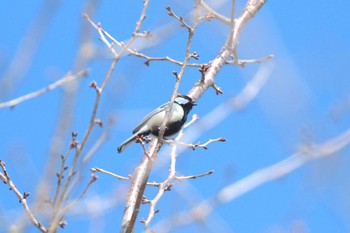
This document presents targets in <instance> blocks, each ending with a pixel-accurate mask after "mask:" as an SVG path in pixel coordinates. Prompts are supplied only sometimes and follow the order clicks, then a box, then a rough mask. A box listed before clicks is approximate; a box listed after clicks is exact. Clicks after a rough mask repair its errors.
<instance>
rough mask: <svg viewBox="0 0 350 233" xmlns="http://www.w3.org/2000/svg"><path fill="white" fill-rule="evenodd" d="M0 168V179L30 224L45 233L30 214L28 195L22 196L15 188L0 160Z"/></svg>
mask: <svg viewBox="0 0 350 233" xmlns="http://www.w3.org/2000/svg"><path fill="white" fill-rule="evenodd" d="M0 167H1V169H2V173H0V179H1V180H2V181H3V182H4V183H5V184H7V185H8V186H9V187H10V190H12V191H13V192H14V193H15V194H16V196H17V197H18V198H19V202H20V203H21V204H22V206H23V208H24V210H25V212H26V214H27V216H28V218H29V220H30V221H31V222H32V224H33V225H34V226H35V227H36V228H38V229H39V230H40V231H41V232H47V229H46V228H45V227H44V226H43V225H42V224H41V223H40V222H39V221H38V220H37V219H36V218H35V216H34V215H33V213H32V212H31V210H30V208H29V206H28V204H27V197H28V196H29V193H24V194H22V193H21V192H20V191H19V190H18V189H17V187H16V185H15V184H14V183H13V181H12V179H11V178H10V175H9V174H8V172H7V170H6V166H5V163H4V162H3V161H1V160H0Z"/></svg>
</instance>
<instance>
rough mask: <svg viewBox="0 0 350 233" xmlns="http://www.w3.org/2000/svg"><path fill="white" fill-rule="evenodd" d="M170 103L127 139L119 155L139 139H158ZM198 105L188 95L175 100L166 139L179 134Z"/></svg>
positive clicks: (120, 148)
mask: <svg viewBox="0 0 350 233" xmlns="http://www.w3.org/2000/svg"><path fill="white" fill-rule="evenodd" d="M168 104H169V102H167V103H165V104H163V105H162V106H160V107H159V108H157V109H155V110H153V111H152V112H151V113H149V114H148V115H147V116H146V117H145V118H144V119H143V120H142V122H141V123H140V124H139V125H138V126H136V128H135V129H134V130H133V131H132V133H133V135H132V136H131V137H130V138H128V139H126V140H125V141H124V142H123V143H122V144H121V145H120V146H119V147H118V153H121V152H122V151H123V150H124V149H125V148H126V147H127V146H129V145H130V144H131V143H133V142H134V141H135V140H136V138H137V137H140V136H147V135H149V134H152V135H154V136H157V137H158V134H159V127H160V126H161V125H162V123H163V121H164V117H165V112H166V109H167V106H168ZM195 105H196V104H195V103H194V102H193V101H192V99H191V98H190V97H188V96H187V95H180V94H179V95H178V96H177V97H176V98H175V101H174V104H173V106H172V108H171V112H170V118H169V120H168V122H167V124H166V128H165V131H164V137H169V136H172V135H175V134H177V133H178V132H179V131H180V129H181V128H182V126H183V125H184V124H185V122H186V120H187V115H188V113H189V112H190V111H191V109H192V107H193V106H195Z"/></svg>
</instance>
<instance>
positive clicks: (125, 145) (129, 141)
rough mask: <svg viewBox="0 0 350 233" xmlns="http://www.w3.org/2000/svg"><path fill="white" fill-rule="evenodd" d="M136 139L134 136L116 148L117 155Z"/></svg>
mask: <svg viewBox="0 0 350 233" xmlns="http://www.w3.org/2000/svg"><path fill="white" fill-rule="evenodd" d="M136 138H137V135H136V134H134V135H132V136H131V137H130V138H128V139H126V140H125V141H124V142H123V143H122V144H120V146H118V148H117V150H118V153H122V152H123V150H124V149H125V148H127V147H128V146H130V144H131V143H133V142H134V141H135V140H136Z"/></svg>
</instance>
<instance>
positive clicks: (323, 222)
mask: <svg viewBox="0 0 350 233" xmlns="http://www.w3.org/2000/svg"><path fill="white" fill-rule="evenodd" d="M47 2H51V3H53V4H55V5H54V7H53V9H52V10H51V11H50V16H49V17H48V18H47V20H45V22H46V23H47V25H48V26H47V28H46V29H45V30H44V31H43V32H42V33H43V36H42V37H40V34H39V32H40V31H34V35H36V36H37V37H33V38H34V39H35V40H37V41H34V42H33V44H34V45H35V46H29V48H28V47H27V48H26V50H23V51H19V49H20V48H21V43H22V44H23V40H24V38H25V36H26V35H27V31H28V28H30V26H31V24H32V22H33V20H34V19H35V17H36V16H37V15H38V12H40V9H41V7H42V5H43V3H44V1H32V2H30V3H29V2H26V1H24V2H23V1H2V2H0V9H1V10H0V11H1V14H0V20H1V22H2V35H1V39H0V74H1V75H0V80H1V78H2V77H4V75H5V74H6V73H7V72H8V70H9V67H10V65H11V63H12V62H13V60H14V58H15V54H16V53H17V54H19V57H22V58H23V57H25V54H28V51H32V49H33V55H32V56H31V57H30V59H29V60H27V61H26V62H25V64H21V63H19V65H21V66H20V67H19V68H18V69H14V70H16V71H23V72H20V73H21V74H20V75H19V77H20V79H19V81H18V82H17V83H16V85H15V86H14V88H12V89H10V90H5V89H4V87H0V102H4V101H7V100H11V99H13V98H16V97H19V96H21V95H23V94H26V93H29V92H32V91H35V90H37V89H39V88H42V87H45V86H47V85H49V84H51V83H53V82H54V81H56V80H58V79H59V78H61V77H62V76H64V75H65V74H66V73H67V72H69V71H72V72H74V69H75V68H74V62H75V58H76V54H77V48H78V45H79V43H81V37H80V34H81V33H80V32H81V31H80V30H81V25H82V24H84V23H86V22H85V20H84V19H83V17H82V13H83V12H84V7H85V5H86V4H85V3H84V1H81V0H79V1H47ZM141 2H142V1H140V2H132V3H123V4H121V3H120V2H112V1H98V3H97V5H96V12H95V15H94V16H92V19H93V21H94V22H100V23H101V25H102V27H103V28H104V29H105V30H107V31H108V32H109V33H110V34H111V35H113V36H115V38H116V39H118V40H127V39H129V38H130V36H131V34H132V32H133V30H134V27H135V22H136V21H137V19H138V17H139V14H140V11H141V9H142V3H141ZM216 2H217V4H218V6H217V8H216V9H217V11H219V12H220V13H222V14H224V15H229V12H230V7H229V3H227V2H225V1H216ZM244 2H245V1H237V8H236V9H237V11H238V12H240V10H241V9H242V6H243V5H244ZM166 6H171V7H172V9H173V10H174V11H175V12H176V13H177V14H178V15H183V16H186V15H187V13H188V12H189V11H190V10H192V7H193V2H191V1H189V2H188V3H184V1H151V4H150V7H149V10H148V13H147V16H148V17H147V19H146V20H145V23H144V26H143V28H142V30H148V31H151V33H152V32H159V31H161V27H162V26H164V25H168V27H169V29H168V30H165V31H163V34H162V37H161V40H160V41H159V43H157V44H155V45H152V46H151V45H148V46H147V48H146V49H143V50H142V52H143V53H145V54H148V55H149V56H170V57H172V58H175V59H178V60H182V59H183V56H184V50H185V43H186V37H187V34H186V30H184V29H183V28H181V27H179V26H178V24H177V23H174V20H173V19H172V18H171V17H169V16H168V15H167V12H166V10H165V7H166ZM348 8H349V4H348V3H346V2H344V1H340V0H335V1H325V0H321V1H313V2H307V3H304V4H301V2H300V1H299V2H298V1H291V2H284V1H268V2H267V3H266V4H265V6H264V7H263V8H262V9H261V11H260V12H259V13H258V14H257V16H256V17H255V18H254V19H253V20H251V21H250V22H249V23H248V24H247V25H246V27H245V28H244V29H243V32H242V35H241V39H240V44H239V48H238V55H239V57H240V58H241V59H254V58H261V57H264V56H266V55H269V54H273V55H274V58H273V60H272V61H268V63H269V64H270V63H273V67H274V68H273V70H272V71H271V75H270V76H269V78H268V81H267V83H266V85H265V86H264V87H263V89H262V90H261V91H260V92H259V94H258V96H257V97H256V98H255V99H254V100H252V101H251V102H250V103H249V104H248V106H246V107H245V108H244V109H242V110H240V111H236V112H232V113H231V114H230V115H229V116H228V117H227V118H226V119H224V120H223V121H222V122H220V123H219V124H217V125H216V126H215V127H214V128H212V129H210V130H208V131H206V132H205V133H204V134H203V135H201V136H200V137H199V138H198V139H196V141H195V142H197V140H200V141H201V142H205V141H206V140H208V139H209V138H218V137H225V138H226V139H227V142H225V143H215V144H211V145H209V149H208V150H201V149H197V150H195V151H190V150H185V152H184V153H183V154H181V156H180V157H179V158H178V161H177V171H178V172H179V173H180V174H184V175H192V174H199V173H204V172H207V171H209V170H215V172H214V173H213V174H212V175H210V176H207V177H203V178H200V179H196V180H190V181H186V182H183V183H178V182H175V190H173V191H172V192H168V193H166V194H165V196H164V197H163V198H162V199H161V201H160V202H159V204H158V208H159V209H160V210H161V211H160V212H159V214H157V215H156V217H155V219H154V225H157V223H158V222H160V221H161V220H162V219H166V218H168V217H169V216H172V215H173V214H174V213H177V212H179V211H181V210H186V209H188V208H189V206H190V205H191V204H195V203H199V202H201V201H203V200H205V199H206V198H210V197H213V196H214V195H215V194H216V193H217V192H218V191H219V190H220V189H221V188H223V187H224V186H226V185H228V184H230V183H233V182H235V181H238V180H240V179H242V178H244V177H246V176H247V175H249V174H251V173H252V172H254V171H256V170H258V169H261V168H264V167H266V166H269V165H272V164H274V163H277V162H279V161H281V160H283V159H285V158H287V157H288V156H290V155H291V154H293V153H294V152H295V151H296V150H297V149H298V148H299V147H300V146H301V145H303V143H305V142H307V141H312V142H316V143H321V142H324V141H326V140H328V139H330V138H333V137H336V136H337V135H339V134H341V133H342V132H344V131H345V130H347V129H348V127H349V122H350V121H349V113H350V111H349V106H350V105H349V91H350V79H349V76H350V71H349V68H348V67H349V65H348V63H349V62H348V61H349V58H350V30H349V25H350V22H349V21H350V18H349V17H348ZM169 25H170V26H169ZM44 26H45V25H44ZM90 29H91V31H90V32H89V33H91V42H92V43H93V44H94V45H95V48H96V51H97V55H96V58H94V59H92V60H91V61H89V62H88V64H85V65H84V66H83V67H82V68H88V69H89V75H88V76H87V77H86V78H83V79H82V80H81V81H80V82H79V89H78V90H79V91H78V94H77V97H76V100H75V101H74V102H73V104H74V107H73V109H72V122H71V124H70V125H69V127H68V129H67V130H66V133H65V135H66V136H65V140H64V141H65V142H64V146H63V148H62V149H61V152H60V153H64V152H65V151H66V150H67V147H68V145H69V141H70V137H69V136H70V133H71V131H76V132H78V141H79V140H81V138H82V135H83V133H84V131H85V130H86V127H87V125H88V121H89V116H90V114H91V109H92V106H93V101H94V98H95V92H94V91H93V90H92V89H91V88H89V84H90V82H92V81H96V82H97V83H98V84H101V82H102V81H103V79H104V77H105V75H106V73H107V71H108V69H109V66H110V64H111V59H110V56H109V53H108V50H107V48H106V46H105V45H104V44H103V43H102V42H101V41H100V40H99V36H98V33H97V32H96V31H94V30H92V28H91V27H90ZM228 30H229V29H228V28H227V26H225V25H222V24H221V23H219V22H217V21H215V20H213V21H212V22H205V23H203V24H201V25H200V26H199V28H198V30H197V32H196V34H195V37H194V44H193V49H192V51H196V52H197V53H198V54H199V55H200V62H203V63H204V62H208V61H210V60H212V59H214V57H215V55H216V54H217V52H218V51H219V49H220V48H221V46H222V45H223V43H224V42H225V39H226V36H227V33H228ZM164 32H165V33H164ZM143 62H144V61H143V60H142V59H139V58H135V57H131V56H128V57H124V58H123V59H121V61H120V63H119V64H118V66H117V69H116V71H115V72H114V74H113V76H112V79H111V81H110V83H109V84H108V86H107V89H106V91H105V92H104V93H103V96H102V100H101V106H100V108H99V111H98V114H97V116H98V117H99V118H100V119H101V120H102V121H104V122H107V121H108V119H109V118H110V117H113V118H114V119H115V123H114V124H112V125H108V123H105V127H104V128H102V129H100V128H95V129H94V131H93V133H92V135H91V137H90V138H89V140H88V144H87V149H86V152H87V151H88V149H89V148H91V146H92V145H93V144H94V142H95V141H96V140H97V139H98V138H99V136H100V135H101V134H102V133H103V132H105V130H108V131H109V137H108V140H107V141H106V142H105V143H104V144H103V145H102V147H101V148H99V150H98V151H97V152H96V153H95V154H94V155H93V157H92V159H91V160H90V162H89V163H88V164H87V166H86V167H85V168H84V170H83V182H86V181H88V179H89V176H90V172H89V168H91V167H101V168H104V169H106V170H110V171H113V172H115V173H117V174H120V175H124V176H126V175H127V174H131V173H132V171H133V169H134V168H135V166H136V165H137V164H138V162H139V161H140V159H141V156H142V150H141V148H140V146H139V145H132V146H131V147H130V148H128V149H127V150H126V151H125V152H124V153H123V154H121V155H118V154H117V153H116V148H117V146H118V145H119V143H120V142H122V141H123V140H124V139H125V138H127V137H128V136H130V133H131V131H132V129H133V128H134V126H135V125H136V124H137V123H139V121H140V120H141V119H142V116H144V115H145V114H147V113H148V112H149V111H151V110H153V109H154V108H155V107H157V106H159V105H161V104H162V103H164V102H166V101H167V100H168V99H169V98H170V96H171V93H172V89H173V85H174V76H173V74H172V71H179V69H180V68H179V67H178V66H175V65H173V64H168V63H165V62H152V63H151V65H150V67H146V66H145V65H144V64H143ZM17 65H18V64H17ZM23 65H24V66H23ZM23 67H24V68H25V69H24V68H23ZM260 67H261V64H248V65H247V66H246V67H245V68H240V67H236V66H226V67H224V68H223V69H222V70H221V71H220V73H219V75H218V77H217V80H216V84H217V86H219V87H221V88H222V89H223V91H224V93H225V94H224V95H219V96H216V95H215V92H214V90H208V91H207V92H206V93H205V94H204V95H203V96H202V98H201V99H200V100H199V101H198V105H197V106H196V107H195V108H194V109H193V110H192V114H194V113H195V114H197V115H198V116H199V117H200V118H204V117H205V116H206V115H207V114H209V113H210V112H211V111H212V110H213V109H214V108H215V107H217V106H218V105H220V104H221V103H223V102H224V101H225V100H227V99H229V98H231V97H233V96H235V95H237V94H238V93H239V92H240V91H241V90H242V88H244V86H245V85H246V84H247V83H248V82H249V81H250V80H251V79H252V77H253V76H254V75H255V74H256V72H257V71H258V70H259V68H260ZM199 78H200V74H199V72H198V70H197V69H193V68H188V69H187V70H186V73H185V75H184V78H183V80H182V83H181V86H180V93H186V92H187V91H188V90H190V89H191V87H192V86H193V85H194V84H195V82H196V81H197V80H198V79H199ZM62 96H63V89H62V88H58V89H56V90H53V91H51V92H49V93H47V94H45V95H44V96H41V97H38V98H35V99H32V100H30V101H27V102H24V103H22V104H20V105H18V106H16V107H15V108H14V109H8V108H4V109H0V119H1V121H0V159H1V160H3V161H5V162H6V165H7V169H8V171H9V172H10V174H11V175H12V178H13V180H14V181H15V183H16V184H17V186H18V188H19V189H20V190H22V191H26V192H31V193H32V196H30V197H31V198H30V199H29V203H31V201H35V198H36V195H37V193H38V191H37V190H36V188H37V184H38V182H39V181H40V179H41V178H42V174H43V171H44V167H45V165H46V162H47V158H48V155H49V153H50V147H51V145H52V141H53V135H54V133H55V131H56V128H57V122H59V121H60V119H61V118H60V117H62V116H60V115H59V112H60V108H61V103H62ZM199 123H200V122H199ZM199 123H198V124H199ZM106 128H107V129H106ZM166 147H167V146H164V149H165V148H166ZM348 154H349V149H347V148H346V149H345V150H344V151H342V152H340V153H337V154H336V155H334V156H330V157H327V158H322V159H318V160H315V161H311V162H310V163H308V164H306V165H305V166H303V167H302V168H300V169H298V170H296V171H294V172H292V173H290V174H288V175H287V176H285V177H283V178H281V179H278V180H276V181H273V182H269V183H266V184H264V185H262V186H261V187H258V188H257V189H254V190H252V191H250V192H249V193H247V194H245V195H243V196H241V197H239V198H238V199H235V200H233V201H232V202H229V203H226V204H224V205H222V206H220V207H218V208H217V209H216V210H215V212H214V213H212V215H210V216H209V218H208V220H207V226H203V225H201V224H192V225H189V226H185V227H181V228H178V229H175V230H174V231H172V232H217V231H215V230H214V229H218V228H215V226H216V227H220V228H221V229H220V230H221V231H222V232H268V233H270V232H273V233H275V232H293V229H301V230H302V231H301V232H349V230H350V222H349V220H348V219H349V214H350V206H349V204H348V203H349V201H348V200H349V192H350V186H349V184H348V181H347V177H348V165H349V162H350V159H349V156H348ZM167 156H168V154H166V153H164V154H161V156H160V158H159V162H158V163H157V164H156V167H155V170H154V172H153V173H152V175H151V180H152V181H153V180H155V181H162V180H163V179H164V178H165V177H166V175H167V172H168V162H169V161H168V159H167ZM57 160H59V155H57ZM54 174H55V172H53V173H52V175H54ZM98 176H99V179H98V181H97V182H96V183H94V184H93V186H92V187H91V189H90V190H89V192H88V194H87V195H86V196H85V199H84V200H83V201H82V204H81V205H79V206H78V207H77V209H76V210H73V211H72V214H71V215H68V216H67V218H66V220H67V221H68V226H67V228H66V229H65V230H64V231H65V232H77V231H78V230H79V231H80V232H113V231H116V229H119V226H120V222H121V216H122V212H123V208H124V207H123V200H124V198H125V195H126V194H125V189H126V188H127V187H128V183H127V182H124V181H118V180H115V179H113V178H111V177H108V176H106V175H103V174H98ZM52 179H53V180H55V177H53V178H52ZM81 187H83V186H81ZM81 187H77V190H78V191H79V190H80V189H81ZM78 191H77V193H79V192H78ZM155 191H156V190H155V189H153V188H148V189H147V191H146V195H147V197H148V198H151V197H152V196H153V195H154V194H155ZM0 194H1V195H0V213H1V215H2V216H5V217H4V218H3V219H4V220H0V222H1V221H4V223H5V224H6V225H7V226H8V224H9V223H10V222H11V220H12V219H16V218H17V217H18V216H19V215H20V213H21V212H23V210H22V209H21V206H20V205H19V204H18V200H17V199H16V197H14V194H13V193H11V192H9V191H8V188H7V187H6V186H5V185H2V186H0ZM95 202H96V203H97V205H99V207H101V208H102V211H101V213H100V212H99V211H97V210H96V209H95V210H94V212H93V214H91V213H90V214H89V215H88V216H86V215H81V214H79V211H80V212H83V213H84V210H85V209H84V208H86V206H90V207H91V208H92V206H93V205H94V204H96V203H95ZM84 204H85V205H84ZM104 204H105V205H106V207H105V206H104ZM103 207H105V208H103ZM107 207H108V208H107ZM86 211H88V210H87V209H86V210H85V212H86ZM147 214H148V206H142V208H141V212H140V215H139V218H138V219H141V217H145V218H146V217H147ZM298 227H299V228H298ZM142 229H143V226H142V224H141V223H137V225H136V231H135V232H141V231H142ZM1 230H4V229H1ZM26 232H36V229H34V227H32V226H30V227H29V228H28V229H27V231H26ZM298 232H299V231H298Z"/></svg>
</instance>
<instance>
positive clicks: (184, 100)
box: [175, 94, 196, 113]
mask: <svg viewBox="0 0 350 233" xmlns="http://www.w3.org/2000/svg"><path fill="white" fill-rule="evenodd" d="M175 103H177V104H179V105H181V106H182V107H183V108H184V110H185V111H186V112H187V113H188V112H189V111H191V109H192V107H193V106H195V105H196V104H195V103H194V102H193V101H192V99H191V98H190V97H188V96H187V95H181V94H178V95H177V97H176V98H175Z"/></svg>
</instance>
